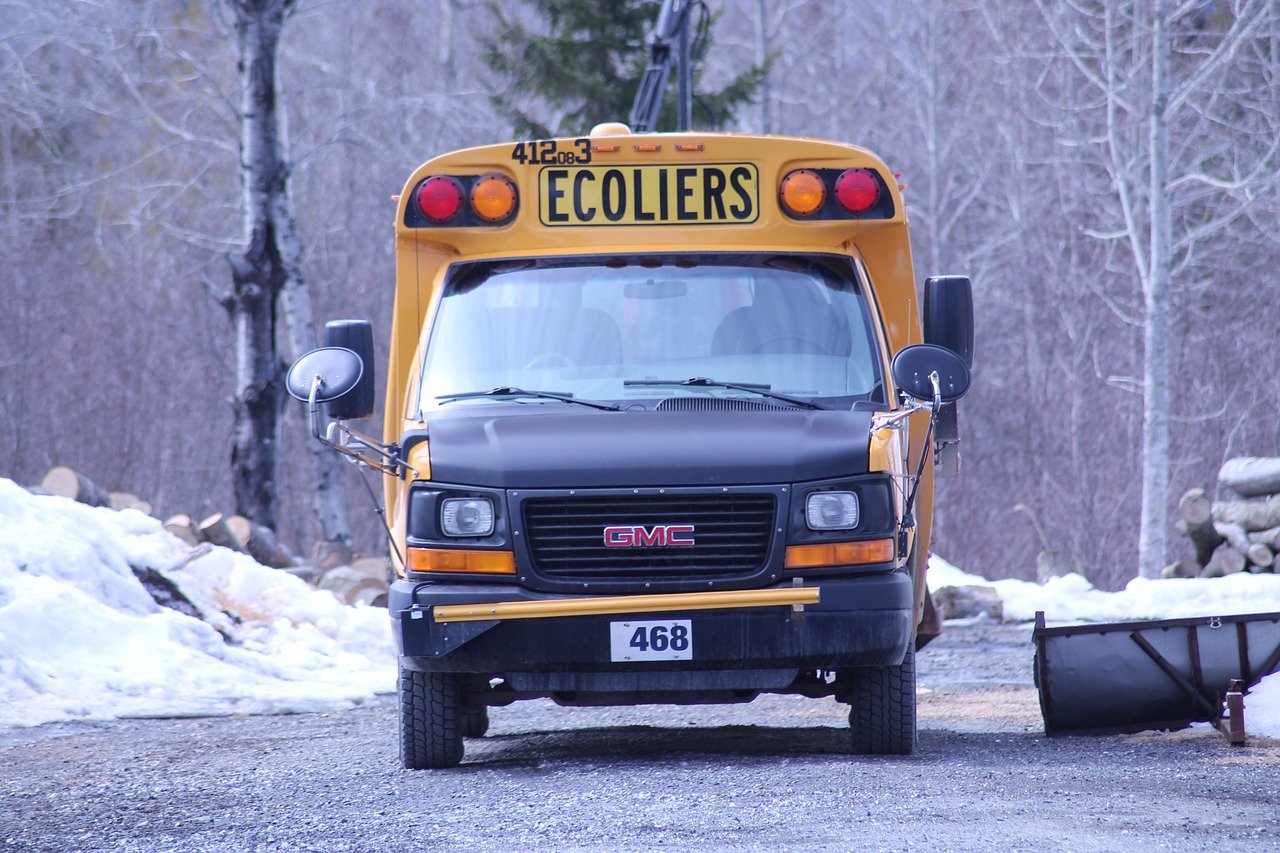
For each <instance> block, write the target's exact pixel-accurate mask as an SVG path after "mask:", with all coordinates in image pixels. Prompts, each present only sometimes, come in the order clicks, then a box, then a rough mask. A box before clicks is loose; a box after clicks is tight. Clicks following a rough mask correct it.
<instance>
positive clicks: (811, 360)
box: [420, 255, 880, 410]
mask: <svg viewBox="0 0 1280 853" xmlns="http://www.w3.org/2000/svg"><path fill="white" fill-rule="evenodd" d="M843 267H844V268H845V269H846V270H847V272H845V273H843V274H840V273H837V272H836V270H837V269H840V267H839V266H836V265H835V264H832V265H830V266H829V265H827V264H826V263H821V262H819V261H816V260H814V259H812V258H800V257H796V256H786V255H784V256H777V255H772V256H759V257H756V256H732V257H719V258H707V257H702V258H695V259H690V258H687V257H681V258H678V259H676V258H656V257H652V256H646V257H639V258H576V259H572V261H569V260H568V259H556V260H554V261H547V260H540V261H537V262H534V261H518V262H503V263H476V264H469V265H466V266H464V267H462V268H460V269H455V270H454V271H453V274H452V275H451V276H450V278H449V281H448V283H447V284H446V285H445V290H444V294H443V296H442V297H441V301H440V306H439V310H438V311H437V312H436V315H435V322H434V325H433V328H432V330H431V337H430V341H429V344H428V347H427V354H426V361H425V363H424V365H423V371H422V377H423V378H422V388H421V397H420V401H421V402H420V405H421V408H422V409H423V410H427V409H431V408H434V407H436V406H439V405H446V404H447V405H454V403H455V401H456V398H455V400H450V399H442V398H448V397H449V396H450V395H464V394H468V393H470V392H477V391H487V390H491V389H499V388H500V389H524V390H538V391H550V392H555V393H559V394H571V395H573V396H574V397H575V398H584V399H592V400H613V401H618V402H626V401H629V400H643V399H645V398H669V397H674V396H708V395H714V396H722V397H744V398H746V397H753V396H754V397H755V398H756V399H760V400H761V401H762V402H768V401H767V400H765V399H764V398H762V397H759V396H758V395H753V393H752V391H751V390H746V389H741V388H739V389H732V388H723V387H712V386H710V385H708V384H705V383H703V384H697V385H680V384H671V385H667V384H665V382H666V381H668V380H670V381H671V382H672V383H680V382H683V381H685V380H689V379H692V378H695V377H698V378H704V379H713V380H716V381H717V382H725V383H733V384H739V385H752V386H757V387H759V388H761V389H765V390H771V391H772V392H774V393H776V394H785V395H789V396H792V397H798V398H802V399H807V400H812V401H815V402H818V403H820V404H821V403H823V400H824V398H845V399H839V400H837V399H830V400H829V401H828V403H827V404H829V405H832V406H838V407H841V408H847V406H848V405H849V403H851V402H852V400H856V399H879V397H878V393H879V391H878V389H879V387H880V386H879V379H880V365H879V359H878V358H877V357H876V356H875V355H874V353H875V347H874V346H872V343H871V342H872V336H871V326H870V322H869V312H868V310H867V304H866V300H865V298H864V297H863V295H862V293H861V288H860V287H859V285H858V284H857V283H856V281H854V280H853V278H852V275H853V272H852V265H851V264H848V263H847V262H846V263H845V264H844V265H843ZM637 380H650V383H640V384H637ZM653 380H658V381H661V382H662V383H664V384H657V385H655V384H651V383H652V381H653ZM848 398H852V399H848ZM462 399H464V400H466V401H467V402H474V401H476V400H479V401H481V402H486V401H488V402H492V400H493V399H499V398H495V397H478V398H477V397H466V398H462ZM500 399H503V400H505V401H510V400H511V399H512V396H503V397H501V398H500ZM529 402H531V403H534V402H538V400H536V399H532V398H531V399H530V400H529Z"/></svg>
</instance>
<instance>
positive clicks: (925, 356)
mask: <svg viewBox="0 0 1280 853" xmlns="http://www.w3.org/2000/svg"><path fill="white" fill-rule="evenodd" d="M889 372H890V373H891V374H892V375H893V382H894V384H895V385H897V386H898V390H899V391H903V392H905V393H906V394H907V395H908V396H911V397H914V398H915V399H917V400H924V401H926V402H932V401H933V399H934V387H933V381H932V378H931V377H932V375H933V374H935V373H936V374H937V375H938V389H937V390H938V391H939V392H940V394H941V398H942V399H941V402H942V403H944V404H945V403H953V402H955V401H956V400H959V399H960V398H961V397H963V396H964V395H965V394H966V393H968V391H969V381H970V376H969V368H968V366H967V365H966V364H965V363H964V359H963V358H961V357H960V356H959V355H958V354H957V353H955V352H954V351H952V350H951V349H948V348H947V347H941V346H935V345H933V344H916V345H914V346H909V347H906V348H904V349H901V350H899V351H898V354H897V355H895V356H894V357H893V363H892V364H891V365H890V367H889Z"/></svg>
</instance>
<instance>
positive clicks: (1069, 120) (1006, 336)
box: [0, 0, 1280, 588]
mask: <svg viewBox="0 0 1280 853" xmlns="http://www.w3.org/2000/svg"><path fill="white" fill-rule="evenodd" d="M233 5H234V3H224V2H218V0H0V210H2V211H3V216H0V298H2V302H3V306H4V307H3V310H2V311H0V476H4V477H9V478H12V479H14V480H16V481H17V482H19V483H21V484H31V483H36V482H39V480H40V478H41V476H42V475H43V474H44V472H45V471H46V470H48V469H49V468H50V466H53V465H68V466H72V467H74V468H76V469H77V470H79V471H83V472H84V473H85V474H87V475H88V476H90V477H91V478H92V479H93V480H95V481H96V482H98V483H101V484H103V485H104V486H108V487H109V488H111V489H113V490H122V491H126V490H127V491H129V492H133V493H135V494H137V495H141V496H144V497H145V498H147V500H149V501H151V502H152V504H153V506H154V507H155V512H156V514H157V515H159V516H160V517H164V516H165V515H167V514H169V513H176V512H188V513H193V514H195V513H202V512H207V511H211V510H212V509H213V508H221V507H227V506H230V505H231V502H232V498H231V489H232V482H231V471H230V465H229V460H230V455H231V423H232V406H231V399H232V396H233V386H234V383H235V379H236V376H235V370H236V367H235V360H234V358H233V354H232V353H233V344H234V341H233V338H234V335H233V328H232V325H231V323H230V321H229V318H228V314H227V313H226V312H225V311H224V310H223V307H222V305H221V304H220V303H221V302H222V301H223V300H224V298H225V295H226V293H227V292H228V289H229V288H230V287H231V279H232V271H231V267H230V265H229V264H228V255H231V254H234V253H237V252H240V251H243V248H244V247H243V245H242V244H243V239H244V238H243V235H244V223H243V220H242V211H241V207H240V199H241V189H240V174H239V164H240V147H239V146H240V141H239V140H240V116H239V111H240V103H239V93H238V86H239V80H238V76H237V52H236V44H235V40H234V39H233V38H232V34H231V29H230V27H231V25H230V21H229V16H230V14H231V13H230V12H229V11H228V9H229V7H230V6H233ZM289 5H290V11H289V14H288V17H287V18H286V21H285V24H284V29H283V35H282V41H281V47H280V52H279V62H278V67H277V72H278V75H279V93H280V107H281V115H282V116H283V117H284V118H285V121H284V123H283V125H282V128H283V131H284V133H285V138H286V152H285V153H286V157H287V159H288V162H289V163H290V166H291V172H290V177H289V189H290V192H291V194H292V199H293V203H294V211H295V215H296V222H297V229H298V238H299V244H300V246H301V260H300V280H301V281H302V282H304V283H305V287H306V290H307V292H308V293H309V295H310V301H311V311H312V314H313V318H314V324H313V325H314V326H315V328H316V330H317V334H318V329H319V327H320V326H321V325H322V324H323V321H324V320H325V319H329V318H338V317H359V318H368V319H370V320H372V321H373V324H374V328H375V330H377V331H378V333H379V334H381V335H382V337H381V339H380V340H379V344H380V345H382V346H384V347H385V345H386V338H385V334H386V329H387V327H388V325H389V322H390V311H391V297H392V284H393V271H392V251H391V248H392V247H391V241H392V228H391V219H392V214H393V211H394V207H393V203H392V201H391V196H393V195H395V194H397V193H399V192H401V189H402V184H403V181H404V180H405V178H406V176H407V175H408V174H409V173H410V171H411V170H412V169H413V168H414V167H415V166H417V165H418V164H419V163H421V162H423V161H424V160H426V159H428V158H429V157H432V156H434V155H436V154H439V153H441V152H443V151H447V150H450V149H454V148H459V147H465V146H470V145H479V144H487V143H492V142H499V141H504V140H507V139H511V138H513V136H514V134H515V133H516V132H517V131H516V125H515V119H514V116H513V115H511V114H510V111H504V110H503V109H502V108H501V107H499V106H497V104H504V103H505V104H510V103H519V104H520V105H521V109H523V110H526V111H528V112H530V113H533V114H537V115H538V116H540V117H541V120H542V121H544V122H545V123H547V124H548V126H551V127H553V128H555V127H557V125H558V121H559V119H558V116H557V110H562V108H561V107H557V106H554V105H551V104H547V103H544V102H543V101H541V100H540V97H539V88H538V81H536V80H530V79H520V77H519V74H518V73H515V74H498V73H496V72H495V71H494V70H493V67H492V62H486V51H490V50H491V49H492V45H493V44H495V43H499V44H500V43H501V42H502V40H503V39H504V38H506V36H507V28H509V27H510V26H511V25H512V22H513V21H514V22H519V24H520V26H522V27H524V28H527V29H529V30H531V31H535V32H536V31H539V30H540V29H545V27H546V26H547V23H546V21H545V20H543V19H541V18H540V16H539V14H538V12H537V7H538V5H539V4H534V3H523V4H522V3H520V2H517V0H508V2H506V3H503V4H502V14H501V15H497V14H495V11H494V8H493V6H492V4H489V3H485V2H482V0H364V1H363V2H356V0H346V2H343V0H296V2H295V3H292V4H289ZM707 5H708V7H709V10H710V14H711V29H710V36H709V48H708V51H707V53H706V56H705V59H704V61H703V63H702V66H701V68H700V69H699V86H706V87H708V88H710V89H715V88H717V87H722V86H724V85H725V84H726V83H727V82H728V81H730V80H733V79H734V78H735V77H736V76H737V75H740V74H742V73H743V72H744V71H745V70H747V69H748V68H750V67H752V66H755V65H761V66H762V67H763V68H764V69H765V73H764V78H763V82H762V84H761V86H760V88H759V90H758V92H757V96H756V97H755V100H754V102H752V103H750V104H748V105H746V106H743V107H740V108H739V109H738V110H737V111H736V114H735V115H734V116H733V117H732V119H731V120H729V121H727V122H725V123H724V124H723V128H722V129H727V130H740V131H745V132H753V133H760V132H763V133H775V134H784V135H796V136H813V137H824V138H831V139H836V140H841V141H846V142H852V143H855V144H858V145H861V146H864V147H866V148H869V149H871V150H873V151H875V152H877V153H878V154H879V155H880V156H882V157H883V158H884V159H885V160H886V161H887V162H888V163H889V165H890V166H891V167H892V168H894V169H895V170H897V171H900V172H901V173H902V178H901V180H902V181H903V182H904V183H906V184H907V185H908V188H907V190H906V191H905V195H906V199H907V204H908V214H909V216H910V219H911V225H912V234H913V236H912V239H913V249H914V253H915V265H916V274H917V278H918V279H919V280H920V281H923V279H924V277H925V276H927V275H930V274H935V273H962V274H967V275H970V276H972V278H973V282H974V292H975V302H976V315H977V316H976V322H977V346H976V355H975V385H974V389H973V392H972V393H971V394H970V395H969V397H968V398H967V399H966V400H965V401H964V403H963V404H962V407H961V415H960V417H961V426H962V434H963V436H964V439H963V444H962V453H963V457H964V465H963V472H962V475H961V477H960V478H959V479H956V480H944V481H941V482H942V486H941V492H942V494H941V500H940V507H941V509H940V513H939V515H938V519H937V528H936V533H935V543H934V550H935V551H936V552H938V553H940V554H942V555H944V556H945V557H946V558H947V559H948V560H950V561H951V562H953V563H955V564H956V565H959V566H962V567H964V568H965V569H966V570H968V571H971V572H976V573H979V574H983V575H986V576H987V577H989V578H1005V577H1024V578H1025V577H1034V576H1035V574H1036V570H1037V562H1038V556H1039V555H1041V554H1045V555H1048V556H1049V560H1048V561H1049V562H1057V563H1059V564H1062V565H1064V566H1065V567H1067V568H1069V569H1072V570H1075V571H1079V572H1081V573H1082V574H1084V575H1085V576H1087V577H1088V578H1089V579H1090V580H1092V581H1093V582H1094V583H1095V584H1097V585H1099V586H1101V587H1105V588H1117V587H1119V586H1121V585H1123V584H1124V582H1125V581H1127V580H1128V579H1130V578H1132V577H1134V576H1135V575H1137V574H1138V572H1139V557H1138V555H1139V534H1140V526H1141V525H1140V520H1141V518H1142V517H1143V505H1144V488H1143V484H1144V482H1146V483H1147V486H1148V488H1147V489H1146V491H1145V494H1146V496H1147V502H1148V509H1147V512H1148V514H1149V516H1150V518H1151V519H1152V524H1150V525H1148V527H1149V529H1148V531H1147V536H1148V539H1149V541H1148V548H1147V549H1146V551H1147V552H1148V553H1150V554H1153V555H1154V557H1153V559H1155V560H1159V561H1160V562H1163V563H1167V562H1172V561H1173V560H1175V559H1177V558H1178V557H1180V556H1183V553H1182V552H1183V551H1188V550H1189V549H1190V545H1189V544H1188V543H1187V542H1186V540H1184V539H1183V538H1182V537H1179V536H1177V535H1176V534H1175V533H1174V519H1175V518H1176V513H1175V511H1174V509H1175V507H1176V504H1177V499H1178V496H1180V495H1181V494H1182V493H1183V492H1184V491H1186V490H1187V489H1188V488H1192V487H1196V486H1200V487H1204V488H1206V489H1209V490H1210V491H1212V487H1213V484H1214V482H1215V477H1216V473H1217V471H1218V468H1219V466H1220V465H1221V464H1222V462H1223V460H1224V459H1227V458H1229V457H1232V456H1241V455H1255V456H1275V455H1280V402H1278V401H1280V369H1278V367H1280V354H1278V353H1280V349H1278V347H1280V321H1278V319H1277V318H1278V317H1280V315H1278V313H1277V305H1280V272H1278V270H1280V238H1278V237H1277V235H1278V234H1280V4H1277V3H1275V2H1274V0H1184V2H1171V0H1158V2H1140V3H1139V2H1120V1H1119V0H1076V2H1070V3H1063V2H1054V1H1053V0H956V2H944V0H843V2H841V0H709V2H708V4H707ZM656 10H657V7H656V5H655V6H654V13H655V14H656ZM643 39H644V32H643V30H641V31H638V32H636V34H635V50H636V54H637V56H638V57H641V56H642V55H643V51H644V44H643ZM517 72H518V69H517ZM560 82H561V83H563V82H564V81H560ZM625 119H626V116H625V115H600V116H596V117H594V119H593V121H606V120H625ZM694 119H695V127H700V128H705V129H712V128H711V127H710V126H709V125H708V124H707V122H706V121H704V120H700V119H699V115H698V113H697V111H695V114H694ZM560 129H561V130H564V131H565V132H567V133H570V134H581V133H585V132H586V131H587V130H589V127H586V126H584V127H568V128H563V127H562V128H560ZM664 129H665V128H664ZM278 334H279V335H281V336H284V335H286V332H285V331H284V329H283V328H281V329H280V330H279V331H278ZM315 342H316V340H315V339H312V340H309V341H305V342H300V345H301V346H310V345H313V344H314V343H315ZM281 351H282V353H284V354H285V357H286V358H289V357H292V355H293V354H294V353H293V349H292V348H291V347H290V345H287V344H286V345H283V346H282V348H281ZM379 367H380V368H381V367H385V360H384V361H383V362H382V364H380V365H379ZM368 431H370V432H373V433H375V434H376V433H378V432H379V431H380V427H379V426H378V425H377V424H373V425H370V426H369V427H368ZM1144 431H1145V437H1144ZM1144 447H1146V448H1147V450H1148V452H1147V453H1145V454H1144ZM1153 448H1154V451H1155V452H1151V451H1152V449H1153ZM280 458H281V465H280V471H279V480H278V482H277V483H276V487H277V489H278V493H279V495H280V512H279V518H278V525H279V532H280V535H281V538H282V539H283V540H285V541H286V542H288V543H290V544H291V545H293V546H294V547H295V548H296V549H297V550H299V551H301V552H306V551H308V550H309V548H310V543H313V542H315V541H316V540H317V539H318V538H320V537H321V531H320V524H319V522H318V521H317V520H316V512H315V510H314V509H313V506H312V501H311V495H312V494H313V493H314V492H315V485H316V478H317V473H316V466H315V465H314V464H313V463H312V461H311V459H310V454H309V453H308V452H307V440H306V433H305V425H304V423H303V418H302V409H301V407H300V406H298V405H296V404H294V403H293V402H292V401H290V403H289V405H288V406H287V408H286V409H285V415H284V420H283V424H282V430H281V457H280ZM342 476H343V477H344V478H345V483H346V492H347V495H346V499H345V501H346V514H347V520H346V522H345V523H346V524H349V526H350V528H351V530H352V532H353V535H354V537H355V539H356V543H357V546H358V547H359V548H360V549H361V550H363V551H364V552H367V553H369V552H374V553H376V552H379V551H380V550H381V549H382V547H383V546H382V534H381V532H380V528H379V527H378V523H377V521H376V519H375V518H374V516H373V514H372V512H370V510H369V505H368V500H367V497H366V495H365V494H364V491H363V489H362V488H361V487H360V486H359V483H358V480H356V477H355V474H354V473H351V472H346V471H344V472H342ZM1040 562H1041V563H1044V562H1045V560H1044V559H1041V560H1040Z"/></svg>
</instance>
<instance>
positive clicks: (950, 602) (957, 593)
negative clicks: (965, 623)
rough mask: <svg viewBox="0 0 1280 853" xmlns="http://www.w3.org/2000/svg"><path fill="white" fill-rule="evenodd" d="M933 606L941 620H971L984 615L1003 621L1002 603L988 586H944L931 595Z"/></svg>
mask: <svg viewBox="0 0 1280 853" xmlns="http://www.w3.org/2000/svg"><path fill="white" fill-rule="evenodd" d="M933 606H934V607H935V608H937V610H938V615H939V616H941V617H942V618H943V619H971V618H973V617H975V616H981V615H983V614H984V613H985V614H986V615H988V616H990V617H991V618H992V619H995V620H996V621H997V622H999V621H1000V620H1002V619H1004V602H1003V601H1002V600H1001V599H1000V595H999V593H997V592H996V591H995V590H994V589H992V588H991V587H989V586H944V587H942V589H939V590H938V591H937V592H935V593H934V594H933Z"/></svg>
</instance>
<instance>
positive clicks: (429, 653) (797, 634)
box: [388, 572, 914, 675]
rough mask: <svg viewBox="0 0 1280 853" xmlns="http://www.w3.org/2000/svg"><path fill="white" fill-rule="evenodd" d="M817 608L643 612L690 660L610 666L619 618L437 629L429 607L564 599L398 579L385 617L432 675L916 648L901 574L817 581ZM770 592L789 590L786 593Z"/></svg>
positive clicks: (748, 662) (713, 664) (808, 665)
mask: <svg viewBox="0 0 1280 853" xmlns="http://www.w3.org/2000/svg"><path fill="white" fill-rule="evenodd" d="M806 586H807V587H817V588H818V590H819V596H818V597H819V600H818V602H817V603H816V604H806V605H804V606H803V608H794V607H792V606H790V605H771V606H754V607H733V608H729V609H705V610H704V609H697V610H689V609H673V610H668V611H663V612H646V613H643V614H640V615H637V616H636V617H634V618H637V619H644V620H661V619H687V620H689V621H690V622H691V624H692V629H693V637H694V646H693V658H692V659H691V660H684V661H678V662H671V661H665V662H656V661H651V662H627V663H620V662H615V661H613V660H611V655H610V624H611V623H612V622H616V621H622V620H625V619H627V618H629V617H627V616H625V615H619V614H595V615H580V616H554V617H551V618H512V619H501V620H496V619H490V620H477V621H454V622H437V621H436V619H435V613H434V610H433V608H436V607H441V606H449V605H466V604H479V603H490V602H516V601H521V602H525V601H529V602H534V601H543V602H545V601H560V600H564V599H566V598H572V597H571V596H555V595H549V594H544V593H539V592H533V591H530V590H527V589H524V588H522V587H518V586H508V585H496V584H466V585H463V584H457V585H453V584H449V585H446V584H435V583H421V582H415V581H408V580H397V581H396V582H395V583H393V584H392V586H391V594H390V600H389V602H388V605H389V606H388V610H389V612H390V614H391V619H392V627H393V633H394V634H395V638H396V644H397V647H398V648H399V651H400V655H401V663H402V665H404V666H406V667H408V668H410V669H421V670H427V671H433V672H459V673H476V674H485V675H505V674H508V673H539V672H541V673H552V672H558V673H571V672H582V673H587V672H591V673H600V672H619V673H622V672H646V671H671V670H673V669H675V670H679V671H682V672H699V671H703V672H712V671H723V670H736V671H741V670H759V669H775V670H781V669H828V670H830V669H840V668H847V667H858V666H881V665H885V664H896V663H900V662H901V661H902V658H903V656H904V655H905V654H906V651H907V647H908V646H909V645H910V644H911V643H912V642H913V630H912V628H913V625H912V622H913V617H914V601H913V590H912V584H911V578H910V577H909V576H908V575H906V574H904V573H900V572H892V573H884V574H878V575H869V576H864V577H858V578H847V579H845V578H842V579H831V580H822V581H814V582H810V583H808V584H806ZM770 589H777V590H788V589H792V587H790V586H788V585H778V586H776V587H771V588H770Z"/></svg>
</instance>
